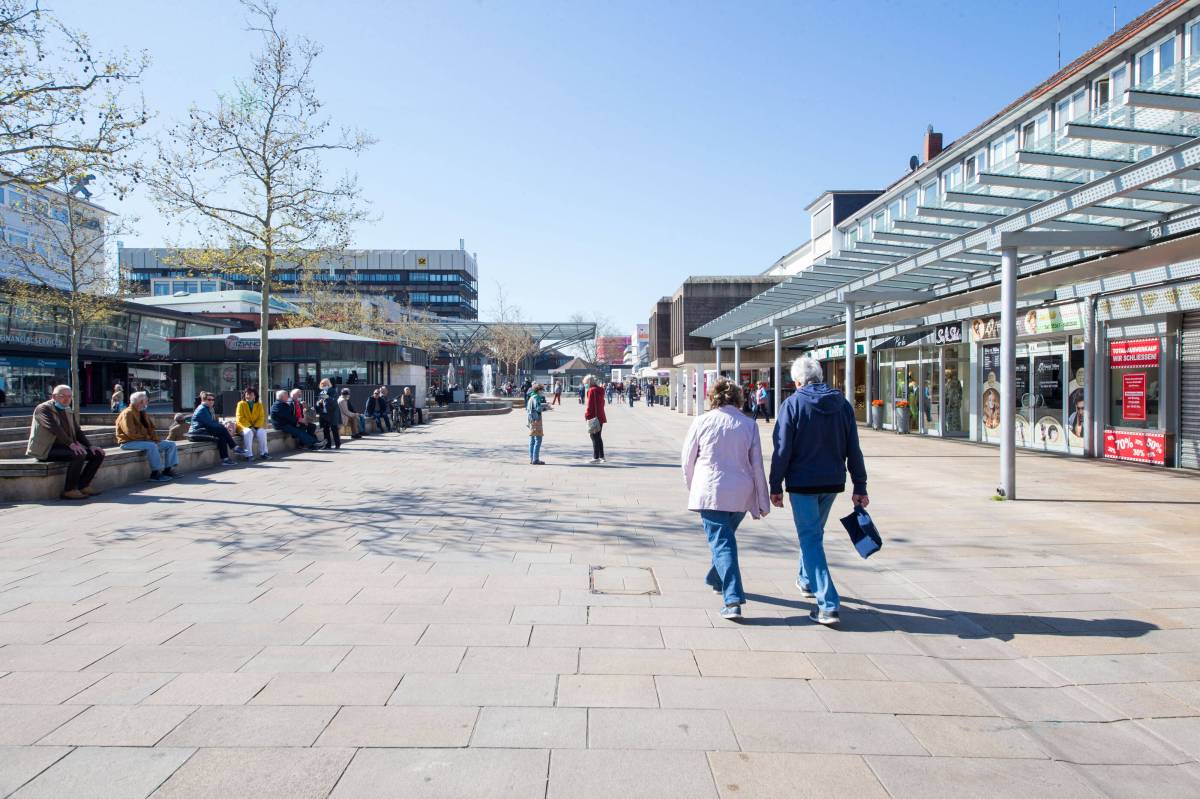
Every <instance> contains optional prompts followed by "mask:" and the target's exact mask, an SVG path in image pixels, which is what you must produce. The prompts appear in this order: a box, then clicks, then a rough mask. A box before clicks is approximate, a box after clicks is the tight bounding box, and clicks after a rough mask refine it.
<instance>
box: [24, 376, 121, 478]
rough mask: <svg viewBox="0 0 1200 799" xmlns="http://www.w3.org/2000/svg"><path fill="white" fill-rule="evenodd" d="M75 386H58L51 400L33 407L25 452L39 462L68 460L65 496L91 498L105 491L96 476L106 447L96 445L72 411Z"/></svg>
mask: <svg viewBox="0 0 1200 799" xmlns="http://www.w3.org/2000/svg"><path fill="white" fill-rule="evenodd" d="M71 397H72V395H71V387H70V386H55V387H54V390H53V391H52V392H50V399H48V400H46V401H45V402H43V403H42V404H41V405H38V406H37V407H36V408H34V409H33V421H32V423H31V424H30V428H29V445H28V446H27V447H26V448H25V454H26V455H30V456H31V457H34V458H37V459H38V460H39V461H66V463H67V479H66V482H65V483H64V484H63V492H62V495H61V496H62V498H63V499H87V498H88V497H94V496H95V495H96V494H99V493H101V492H100V491H99V490H97V489H95V488H92V486H91V483H92V478H93V477H95V476H96V472H98V471H99V470H100V464H102V463H104V450H103V449H101V448H100V447H94V446H92V442H90V441H88V437H87V436H86V435H84V432H83V428H81V427H80V426H79V425H78V424H77V423H76V422H75V416H74V415H73V414H72V413H71Z"/></svg>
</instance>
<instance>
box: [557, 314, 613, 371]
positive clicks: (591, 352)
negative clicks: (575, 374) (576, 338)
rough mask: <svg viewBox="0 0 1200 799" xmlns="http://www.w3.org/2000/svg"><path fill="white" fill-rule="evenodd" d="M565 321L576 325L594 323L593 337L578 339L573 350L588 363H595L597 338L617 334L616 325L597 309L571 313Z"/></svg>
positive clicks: (597, 352)
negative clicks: (594, 331)
mask: <svg viewBox="0 0 1200 799" xmlns="http://www.w3.org/2000/svg"><path fill="white" fill-rule="evenodd" d="M567 321H569V322H571V323H572V324H576V325H595V326H596V335H595V337H594V338H592V339H590V340H587V341H580V342H579V343H578V344H576V345H575V350H576V352H577V353H578V354H579V357H580V358H583V359H584V360H585V361H587V362H588V363H590V364H595V363H596V358H597V357H598V356H599V351H598V348H597V339H600V338H603V337H604V336H615V335H616V334H617V328H616V325H614V324H613V323H612V320H611V319H609V318H608V317H607V316H605V315H604V314H602V313H600V312H599V311H593V312H592V313H590V314H583V313H573V314H571V317H570V319H568V320H567Z"/></svg>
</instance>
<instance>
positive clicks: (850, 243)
mask: <svg viewBox="0 0 1200 799" xmlns="http://www.w3.org/2000/svg"><path fill="white" fill-rule="evenodd" d="M855 244H858V228H857V227H852V228H850V229H849V230H847V231H846V249H848V250H852V249H854V245H855Z"/></svg>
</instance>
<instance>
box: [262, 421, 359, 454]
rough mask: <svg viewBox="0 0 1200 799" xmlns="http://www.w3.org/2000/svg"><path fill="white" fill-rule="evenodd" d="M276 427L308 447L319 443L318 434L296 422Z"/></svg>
mask: <svg viewBox="0 0 1200 799" xmlns="http://www.w3.org/2000/svg"><path fill="white" fill-rule="evenodd" d="M360 418H361V417H360ZM275 429H276V430H282V431H283V432H285V433H287V434H288V435H290V436H291V437H292V438H294V439H296V440H297V441H299V442H300V443H301V444H303V445H304V446H306V447H311V446H313V445H314V444H316V443H317V437H316V436H314V435H312V434H311V433H309V432H308V431H307V430H303V429H301V428H300V427H298V426H296V425H294V424H277V425H275Z"/></svg>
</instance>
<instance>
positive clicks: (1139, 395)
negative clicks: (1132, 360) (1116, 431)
mask: <svg viewBox="0 0 1200 799" xmlns="http://www.w3.org/2000/svg"><path fill="white" fill-rule="evenodd" d="M1121 416H1122V417H1123V418H1124V419H1125V420H1126V421H1139V422H1144V421H1146V373H1145V372H1129V373H1128V374H1123V375H1121Z"/></svg>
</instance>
